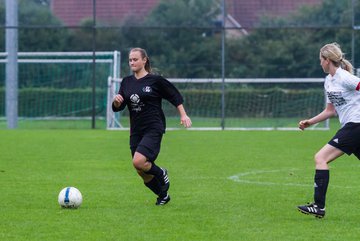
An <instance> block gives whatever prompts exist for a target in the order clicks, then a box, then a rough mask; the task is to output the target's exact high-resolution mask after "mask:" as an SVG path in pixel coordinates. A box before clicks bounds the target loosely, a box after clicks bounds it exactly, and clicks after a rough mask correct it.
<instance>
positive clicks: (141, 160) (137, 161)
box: [130, 135, 161, 195]
mask: <svg viewBox="0 0 360 241" xmlns="http://www.w3.org/2000/svg"><path fill="white" fill-rule="evenodd" d="M142 138H143V136H141V135H131V136H130V149H131V155H132V157H133V165H134V168H135V169H136V171H137V173H138V175H139V176H140V177H141V178H142V179H143V181H144V185H145V186H146V187H147V188H149V189H150V190H151V191H152V192H153V193H155V194H156V195H159V194H160V192H161V185H160V182H159V181H158V180H157V179H156V178H154V176H153V175H150V174H146V173H145V171H144V169H145V170H147V169H149V168H150V164H149V163H148V161H147V158H146V156H144V155H143V154H141V153H139V152H137V151H136V150H137V148H138V145H139V143H140V142H141V140H142Z"/></svg>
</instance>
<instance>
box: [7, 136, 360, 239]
mask: <svg viewBox="0 0 360 241" xmlns="http://www.w3.org/2000/svg"><path fill="white" fill-rule="evenodd" d="M333 134H334V131H333V130H332V131H305V132H300V131H299V132H297V131H295V132H294V131H290V132H286V131H265V132H262V131H206V132H201V131H169V132H167V133H166V134H165V136H164V140H163V145H162V150H161V153H160V155H159V157H158V160H157V164H158V165H160V166H164V167H166V168H167V169H168V170H169V177H170V181H171V188H170V194H171V196H172V200H171V202H170V203H169V204H167V205H166V206H163V207H158V206H155V205H154V203H155V199H156V197H155V196H154V195H153V194H152V193H151V192H150V191H149V190H148V189H146V188H145V186H144V185H143V184H142V182H141V180H140V178H139V177H138V176H137V174H136V173H135V171H134V170H133V167H132V164H131V161H130V151H129V148H128V141H129V140H128V132H127V131H104V130H0V153H1V154H0V155H1V157H0V184H1V185H0V202H1V211H0V216H1V222H0V240H125V241H132V240H136V241H139V240H146V241H152V240H154V241H162V240H164V241H165V240H166V241H168V240H184V241H185V240H186V241H188V240H207V241H210V240H214V241H215V240H222V241H223V240H232V241H233V240H276V241H278V240H328V241H329V240H357V239H358V236H359V234H360V228H359V227H358V219H359V218H358V217H359V215H360V211H359V210H358V206H359V196H360V195H359V192H360V190H359V189H360V188H359V181H360V178H359V174H358V172H359V167H360V163H359V162H358V161H357V159H356V158H355V157H353V156H350V157H348V156H344V157H341V158H340V159H339V160H337V161H335V162H334V163H332V164H331V171H330V175H331V177H330V186H329V189H328V196H327V207H326V208H327V209H326V211H327V213H326V217H325V218H324V219H322V220H318V219H315V218H313V217H310V216H306V215H303V214H301V213H299V212H298V211H297V210H296V205H299V204H304V203H306V202H307V201H311V200H312V195H313V174H314V163H313V160H312V159H313V155H314V154H315V152H316V151H317V150H318V149H319V148H320V147H321V146H323V145H324V144H325V143H326V142H327V141H328V140H329V138H331V136H332V135H333ZM65 186H76V187H77V188H79V189H80V191H81V192H82V194H83V199H84V200H83V204H82V206H81V207H80V208H79V209H77V210H67V209H62V208H60V207H59V205H58V203H57V195H58V193H59V191H60V190H61V189H62V188H63V187H65Z"/></svg>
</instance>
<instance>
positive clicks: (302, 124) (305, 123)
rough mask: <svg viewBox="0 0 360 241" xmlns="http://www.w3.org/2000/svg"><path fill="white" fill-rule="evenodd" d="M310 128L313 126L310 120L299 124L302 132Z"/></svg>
mask: <svg viewBox="0 0 360 241" xmlns="http://www.w3.org/2000/svg"><path fill="white" fill-rule="evenodd" d="M309 126H311V123H310V121H309V120H302V121H300V122H299V129H301V130H302V131H303V130H304V129H305V128H308V127H309Z"/></svg>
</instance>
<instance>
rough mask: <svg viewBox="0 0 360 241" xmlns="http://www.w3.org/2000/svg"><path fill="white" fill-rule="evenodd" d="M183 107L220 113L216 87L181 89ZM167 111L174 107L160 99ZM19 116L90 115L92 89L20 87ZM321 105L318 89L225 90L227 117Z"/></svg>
mask: <svg viewBox="0 0 360 241" xmlns="http://www.w3.org/2000/svg"><path fill="white" fill-rule="evenodd" d="M181 93H182V94H183V96H184V99H185V103H184V104H185V107H186V109H187V111H188V113H189V114H191V116H194V117H195V116H200V117H219V116H221V91H220V90H201V89H191V90H181ZM106 97H107V90H106V89H97V90H96V112H97V115H98V116H105V113H106ZM0 100H1V101H0V116H5V94H4V88H0ZM163 106H164V109H165V112H166V113H167V114H171V115H172V114H174V115H175V114H176V113H177V112H176V109H175V108H174V107H173V106H171V105H170V104H169V103H167V102H166V101H164V102H163ZM18 107H19V108H18V109H19V116H21V117H52V116H54V117H58V116H65V117H82V116H91V113H92V90H91V89H90V88H87V89H53V88H52V89H50V88H24V89H20V90H19V103H18ZM323 108H324V94H323V90H322V89H305V90H287V89H280V88H274V89H234V90H227V91H226V93H225V115H226V116H227V117H258V118H276V117H299V116H309V115H313V114H316V113H318V112H320V111H321V110H322V109H323Z"/></svg>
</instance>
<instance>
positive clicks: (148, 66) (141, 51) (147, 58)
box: [129, 48, 152, 73]
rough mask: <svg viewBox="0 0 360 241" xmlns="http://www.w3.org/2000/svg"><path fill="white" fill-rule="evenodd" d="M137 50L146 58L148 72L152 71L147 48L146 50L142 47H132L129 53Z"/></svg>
mask: <svg viewBox="0 0 360 241" xmlns="http://www.w3.org/2000/svg"><path fill="white" fill-rule="evenodd" d="M135 51H138V52H140V54H141V58H143V59H144V58H146V63H145V70H146V71H147V72H148V73H151V71H152V69H151V64H150V59H149V56H148V54H147V53H146V50H145V49H142V48H132V49H130V51H129V54H130V53H131V52H135Z"/></svg>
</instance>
